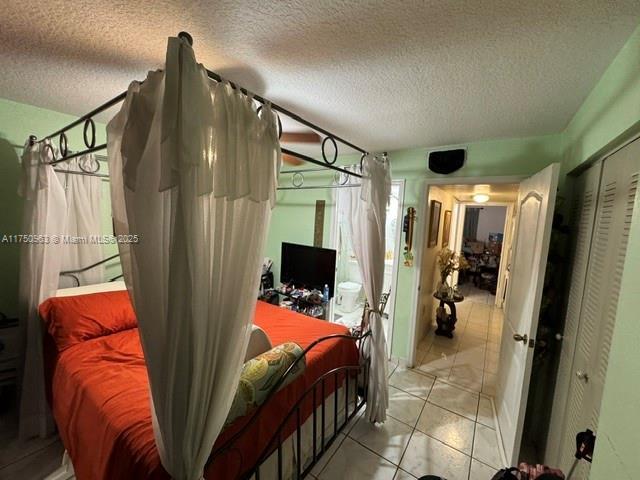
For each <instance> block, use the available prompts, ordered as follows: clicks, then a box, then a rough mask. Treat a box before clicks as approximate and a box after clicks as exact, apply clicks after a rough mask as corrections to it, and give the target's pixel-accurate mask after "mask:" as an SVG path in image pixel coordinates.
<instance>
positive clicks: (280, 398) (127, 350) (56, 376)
mask: <svg viewBox="0 0 640 480" xmlns="http://www.w3.org/2000/svg"><path fill="white" fill-rule="evenodd" d="M255 323H256V324H257V325H258V326H260V327H261V328H262V329H263V330H264V331H265V332H266V333H267V335H268V336H269V338H270V339H271V342H272V344H273V345H278V344H280V343H283V342H285V341H294V342H296V343H298V344H299V345H300V346H301V347H302V348H305V347H306V346H308V345H309V344H310V343H312V342H313V341H314V340H316V339H318V338H320V337H322V336H326V335H330V334H333V333H346V329H345V328H344V327H342V326H339V325H336V324H332V323H328V322H325V321H320V320H314V319H311V318H309V317H306V316H304V315H300V314H297V313H294V312H290V311H288V310H285V309H282V308H279V307H275V306H273V305H268V304H266V303H263V302H258V306H257V309H256V315H255ZM55 362H56V364H55V369H54V373H53V378H52V385H51V387H52V409H53V415H54V417H55V420H56V423H57V425H58V429H59V431H60V436H61V438H62V441H63V443H64V446H65V448H66V449H67V451H68V452H69V455H70V456H71V459H72V461H73V465H74V468H75V472H76V477H77V478H78V479H79V480H100V479H104V480H106V479H109V480H115V479H127V480H129V479H167V478H169V475H168V474H167V473H166V471H165V470H164V469H163V468H162V466H161V464H160V459H159V457H158V452H157V450H156V446H155V442H154V438H153V429H152V426H151V413H150V407H149V385H148V379H147V372H146V369H145V364H144V357H143V355H142V348H141V346H140V341H139V337H138V330H137V328H134V329H129V330H125V331H121V332H118V333H113V334H110V335H105V336H101V337H99V338H94V339H91V340H87V341H84V342H82V343H79V344H76V345H73V346H71V347H69V348H67V349H66V350H64V351H63V352H62V353H60V354H59V355H58V356H57V358H56V360H55ZM357 364H358V352H357V350H356V347H355V344H354V343H353V342H352V341H351V340H347V339H340V340H331V341H328V342H323V343H321V344H319V345H318V346H316V347H314V348H313V349H312V350H311V352H310V353H308V354H307V368H306V371H305V373H304V375H303V376H302V377H300V378H298V379H297V380H296V381H295V382H293V383H292V384H290V385H288V386H287V387H285V388H284V389H282V390H281V391H280V392H278V394H277V395H276V396H275V397H274V399H273V400H272V401H271V402H270V404H269V406H268V407H267V408H266V409H265V410H264V411H263V412H262V414H261V415H260V418H259V420H258V421H257V422H256V425H255V426H254V427H252V429H251V432H249V435H248V437H249V438H247V439H246V440H245V441H244V442H243V443H242V445H240V447H241V451H242V456H240V455H238V454H237V452H236V453H230V454H228V455H226V456H222V457H220V458H219V459H218V460H216V461H215V462H214V463H213V464H212V465H210V466H209V468H208V469H207V471H206V472H205V478H207V479H214V478H215V479H219V478H220V479H230V478H235V477H236V476H237V475H238V473H239V472H240V471H242V470H244V469H246V468H247V467H249V466H250V465H251V464H252V463H253V462H254V461H255V457H256V456H257V454H258V452H259V451H260V450H262V448H264V446H265V445H266V442H267V441H268V440H269V439H270V437H271V435H272V434H273V432H274V431H275V429H276V427H277V426H278V425H279V424H280V422H281V421H282V420H283V418H284V415H285V414H286V412H288V411H289V410H290V408H291V406H292V405H293V404H294V403H295V401H296V400H297V399H298V398H299V397H300V396H301V394H302V393H303V392H304V390H305V389H306V388H307V387H308V386H310V385H311V384H312V383H313V382H314V381H315V380H316V379H317V378H318V377H320V376H321V375H322V374H323V373H325V372H327V371H329V370H331V369H333V368H336V367H338V366H344V365H357ZM329 383H331V382H329ZM245 422H246V418H245V419H239V420H238V421H236V422H235V423H234V424H233V425H231V426H230V427H229V428H228V429H227V430H225V431H224V432H222V434H221V435H220V437H219V438H218V441H217V442H216V445H220V444H221V442H223V441H224V440H225V439H226V438H228V437H229V436H230V435H232V434H233V433H234V432H235V431H237V430H238V428H239V427H240V426H241V424H243V423H245ZM214 449H215V447H214Z"/></svg>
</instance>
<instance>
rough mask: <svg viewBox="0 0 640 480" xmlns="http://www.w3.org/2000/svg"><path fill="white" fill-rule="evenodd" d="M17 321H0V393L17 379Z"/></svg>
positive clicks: (4, 319) (10, 319) (6, 319)
mask: <svg viewBox="0 0 640 480" xmlns="http://www.w3.org/2000/svg"><path fill="white" fill-rule="evenodd" d="M18 357H19V335H18V319H17V318H2V319H0V392H1V391H2V390H3V389H4V387H8V386H11V385H15V384H16V382H17V378H18Z"/></svg>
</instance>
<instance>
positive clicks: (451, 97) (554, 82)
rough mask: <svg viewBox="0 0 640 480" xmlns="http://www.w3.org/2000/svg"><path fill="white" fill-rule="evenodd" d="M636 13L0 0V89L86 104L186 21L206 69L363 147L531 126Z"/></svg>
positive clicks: (576, 4)
mask: <svg viewBox="0 0 640 480" xmlns="http://www.w3.org/2000/svg"><path fill="white" fill-rule="evenodd" d="M639 20H640V1H638V0H615V1H613V0H609V1H606V0H535V1H523V0H486V1H481V0H467V1H446V2H445V1H434V0H431V1H415V0H413V1H411V0H408V1H399V0H396V1H384V2H383V1H375V2H374V1H353V0H313V1H302V0H292V1H287V2H283V1H270V0H257V1H243V0H233V1H210V0H207V1H205V0H200V1H192V2H186V1H185V2H178V1H169V0H160V1H155V0H154V1H153V2H152V1H145V2H142V1H139V2H134V1H127V2H116V1H110V0H105V1H102V2H95V1H93V0H83V1H68V0H47V1H41V0H38V1H34V0H24V1H19V2H18V1H12V2H10V1H4V2H2V8H1V9H0V25H1V27H0V65H2V75H0V96H2V97H5V98H9V99H12V100H16V101H19V102H25V103H30V104H33V105H37V106H41V107H46V108H50V109H53V110H58V111H62V112H67V113H72V114H81V113H85V112H87V111H88V110H90V109H91V108H93V107H95V106H96V105H98V104H100V103H102V102H103V101H105V100H106V99H108V98H110V97H111V96H113V95H115V94H117V93H119V92H121V91H122V90H124V89H125V88H126V87H127V85H128V83H129V82H130V81H131V80H132V79H142V78H144V76H145V75H146V72H147V70H149V69H155V68H158V67H161V66H162V64H163V59H164V50H165V46H166V37H167V36H170V35H175V34H176V33H177V32H178V31H180V30H187V31H189V32H190V33H191V34H192V35H193V37H194V38H195V44H194V48H195V50H196V55H197V57H198V59H199V61H201V62H203V63H204V64H205V65H206V66H207V67H208V68H210V69H212V70H215V71H218V72H219V73H221V74H222V75H223V76H226V77H227V78H229V79H231V80H234V81H237V82H239V83H241V84H243V85H245V86H246V87H248V88H249V89H250V90H253V91H255V92H257V93H260V94H264V95H266V96H267V97H269V98H271V99H272V100H274V101H276V102H278V103H281V104H282V105H283V106H286V107H289V108H291V109H292V110H294V111H296V112H298V113H300V114H301V115H302V116H304V117H306V118H308V119H310V120H312V121H315V122H316V123H318V124H320V125H322V126H325V127H326V128H328V129H330V130H332V131H334V132H335V133H336V134H338V135H342V136H344V137H346V138H347V139H350V140H352V141H354V142H355V143H357V144H359V145H361V146H363V147H364V148H367V149H371V150H392V149H396V148H404V147H414V146H434V145H446V144H453V143H465V142H470V141H474V140H480V139H486V138H498V137H514V136H528V135H539V134H547V133H554V132H558V131H560V130H562V129H563V128H564V127H565V125H566V124H567V122H568V121H569V120H570V118H571V117H572V116H573V114H574V113H575V112H576V110H577V109H578V107H579V106H580V104H581V103H582V101H583V100H584V98H585V97H586V95H587V94H588V93H589V91H590V90H591V89H592V88H593V86H594V85H595V83H596V81H597V80H598V79H599V78H600V76H601V75H602V73H603V72H604V70H605V68H606V67H607V66H608V65H609V63H610V62H611V60H612V59H613V58H614V56H615V55H616V53H617V52H618V51H619V49H620V48H621V47H622V45H624V43H625V41H626V39H627V38H628V37H629V36H630V34H631V33H632V31H633V29H634V28H635V27H636V26H637V25H638V22H639ZM103 120H104V118H103ZM37 133H39V134H41V135H42V134H44V133H45V132H37Z"/></svg>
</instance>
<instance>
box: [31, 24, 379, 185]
mask: <svg viewBox="0 0 640 480" xmlns="http://www.w3.org/2000/svg"><path fill="white" fill-rule="evenodd" d="M178 37H179V38H182V39H184V40H186V41H187V42H188V43H189V45H191V46H193V37H192V36H191V35H190V34H189V33H187V32H180V33H179V34H178ZM206 72H207V75H208V77H209V78H211V79H212V80H215V81H216V82H223V81H225V80H224V79H223V78H222V76H220V75H219V74H217V73H216V72H213V71H211V70H208V69H207V70H206ZM229 84H230V85H231V87H232V88H234V89H237V90H240V91H241V92H242V93H244V94H245V95H250V96H252V97H253V98H254V99H255V100H256V101H258V102H259V103H262V104H263V105H264V104H267V103H270V104H271V108H272V109H273V110H275V111H276V112H279V113H281V114H283V115H286V116H287V117H289V118H291V119H292V120H295V121H296V122H298V123H301V124H302V125H305V126H306V127H309V128H311V129H313V130H315V131H317V132H320V133H322V134H323V135H325V138H324V140H323V141H322V159H323V161H320V160H316V159H314V158H312V157H310V156H308V155H304V154H302V153H299V152H295V151H293V150H290V149H288V148H282V149H281V150H282V153H285V154H287V155H291V156H293V157H296V158H299V159H301V160H304V161H305V162H309V163H313V164H316V165H319V166H321V167H324V168H328V169H331V170H335V171H337V172H341V173H344V174H346V175H350V176H353V177H358V178H362V175H360V174H357V173H354V172H349V171H348V170H345V169H343V168H340V167H337V166H335V165H334V163H335V162H336V160H337V159H338V145H337V143H336V142H340V143H342V144H343V145H346V146H347V147H350V148H352V149H354V150H356V151H358V152H360V153H361V154H362V157H364V156H365V155H366V154H367V153H368V152H367V151H366V150H364V149H363V148H360V147H358V146H357V145H354V144H353V143H351V142H349V141H347V140H345V139H344V138H341V137H339V136H337V135H334V134H333V133H331V132H329V131H328V130H325V129H324V128H322V127H320V126H318V125H316V124H314V123H312V122H310V121H308V120H305V119H304V118H302V117H301V116H300V115H298V114H296V113H294V112H292V111H290V110H288V109H286V108H284V107H282V106H280V105H278V104H276V103H273V102H270V101H269V100H268V99H266V98H264V97H262V96H260V95H256V94H254V93H252V92H250V91H249V90H247V89H246V88H244V87H241V86H239V85H237V84H236V83H233V82H230V81H229ZM126 96H127V92H126V91H124V92H122V93H121V94H119V95H117V96H115V97H114V98H112V99H110V100H108V101H106V102H105V103H103V104H102V105H100V106H99V107H96V108H94V109H93V110H91V111H90V112H89V113H86V114H84V115H82V116H81V117H79V118H78V119H76V120H74V121H73V122H71V123H69V124H68V125H66V126H65V127H62V128H61V129H59V130H57V131H55V132H53V133H52V134H50V135H47V136H46V137H44V138H42V139H40V140H38V138H37V137H36V136H35V135H30V136H29V142H30V144H31V145H34V144H35V143H39V142H43V141H45V140H49V139H52V138H53V137H59V139H58V142H59V150H60V152H61V154H62V158H59V159H56V158H55V155H53V148H52V147H51V151H52V152H51V153H52V156H53V158H54V160H53V161H51V162H49V164H50V165H55V164H57V163H60V162H65V161H67V160H70V159H72V158H75V157H77V156H80V155H84V154H86V153H92V152H97V151H99V150H103V149H105V148H106V147H107V144H106V143H104V144H101V145H97V146H96V125H95V122H94V120H93V117H94V116H95V115H97V114H99V113H101V112H103V111H104V110H107V109H108V108H111V107H113V106H114V105H116V104H118V103H120V102H122V101H123V100H124V99H125V98H126ZM83 122H84V131H83V137H84V143H85V146H86V147H87V149H86V150H84V151H81V152H75V153H72V154H69V152H68V148H67V135H66V132H67V131H68V130H70V129H72V128H74V127H76V126H78V125H80V124H81V123H83ZM278 123H279V124H280V135H282V125H281V123H280V119H279V118H278ZM327 142H329V143H332V144H333V147H334V153H333V158H332V159H328V158H327V154H326V152H325V146H326V144H327Z"/></svg>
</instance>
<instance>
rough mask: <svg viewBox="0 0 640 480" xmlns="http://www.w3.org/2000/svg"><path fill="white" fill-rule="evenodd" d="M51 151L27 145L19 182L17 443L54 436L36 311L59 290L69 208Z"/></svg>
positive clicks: (46, 145)
mask: <svg viewBox="0 0 640 480" xmlns="http://www.w3.org/2000/svg"><path fill="white" fill-rule="evenodd" d="M52 159H53V147H52V146H51V144H50V143H48V142H46V143H45V142H43V143H36V144H35V145H30V144H29V142H28V141H27V143H26V144H25V147H24V153H23V155H22V179H21V184H20V186H19V188H18V193H19V195H20V196H21V197H22V198H23V200H24V205H23V214H22V233H23V234H25V235H31V237H30V238H27V239H26V240H25V241H23V242H22V243H21V246H20V279H19V286H18V301H19V316H20V330H21V335H22V337H23V341H24V345H25V354H24V355H25V357H24V369H23V377H22V388H21V395H20V425H19V435H20V438H22V439H25V438H29V437H34V436H41V437H44V436H46V435H47V434H49V433H51V432H53V429H54V423H53V417H52V416H51V413H50V411H49V406H48V404H47V400H46V395H45V380H44V363H43V352H42V334H43V329H42V322H41V320H40V316H39V315H38V306H39V305H40V303H41V302H42V301H43V300H45V299H46V298H48V297H50V296H52V295H53V294H54V293H55V291H56V290H57V288H58V275H59V273H60V267H61V261H62V252H63V245H62V244H61V243H60V237H59V235H60V234H63V233H64V232H65V230H66V223H67V208H66V202H65V195H64V189H63V188H62V185H61V184H60V182H59V181H58V178H57V177H56V174H55V172H54V171H53V167H52V166H51V165H47V164H46V163H45V162H49V161H51V160H52Z"/></svg>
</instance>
